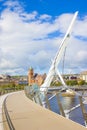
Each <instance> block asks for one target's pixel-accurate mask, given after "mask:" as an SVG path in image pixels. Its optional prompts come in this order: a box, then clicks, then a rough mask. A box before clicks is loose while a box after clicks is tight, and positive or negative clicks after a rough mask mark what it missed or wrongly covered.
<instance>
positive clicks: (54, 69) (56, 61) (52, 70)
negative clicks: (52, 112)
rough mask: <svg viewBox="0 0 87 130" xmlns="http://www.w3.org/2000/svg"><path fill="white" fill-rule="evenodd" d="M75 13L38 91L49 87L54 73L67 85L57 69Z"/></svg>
mask: <svg viewBox="0 0 87 130" xmlns="http://www.w3.org/2000/svg"><path fill="white" fill-rule="evenodd" d="M77 15H78V11H77V12H75V14H74V16H73V19H72V21H71V23H70V25H69V28H68V30H67V32H66V34H65V36H64V38H63V40H62V42H61V44H60V47H59V50H58V52H57V54H56V56H55V58H54V60H53V62H52V65H51V67H50V69H49V72H48V74H47V77H46V79H45V81H44V83H43V84H42V85H41V87H40V91H47V89H48V87H50V84H51V82H52V80H53V78H54V76H55V75H57V76H59V78H60V81H61V83H62V85H63V87H64V88H67V85H66V84H65V82H64V80H63V78H62V76H61V74H60V72H59V70H58V65H59V63H60V60H61V57H62V55H63V53H64V50H65V48H66V46H67V44H68V43H69V39H70V36H71V32H72V27H73V25H74V22H75V20H76V17H77Z"/></svg>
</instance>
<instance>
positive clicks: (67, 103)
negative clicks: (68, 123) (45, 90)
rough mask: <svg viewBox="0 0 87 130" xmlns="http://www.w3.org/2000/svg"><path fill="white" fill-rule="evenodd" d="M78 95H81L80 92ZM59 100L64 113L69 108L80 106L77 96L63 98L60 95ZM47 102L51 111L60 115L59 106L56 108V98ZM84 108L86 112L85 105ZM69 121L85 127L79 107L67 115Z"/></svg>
mask: <svg viewBox="0 0 87 130" xmlns="http://www.w3.org/2000/svg"><path fill="white" fill-rule="evenodd" d="M79 93H82V92H79ZM86 94H87V92H86ZM50 96H51V95H50ZM59 98H60V101H61V103H62V106H63V109H64V111H67V110H70V109H71V108H73V107H75V106H76V105H78V104H80V102H79V98H78V96H73V97H63V96H61V94H60V95H59ZM49 102H50V106H51V110H52V111H54V112H56V113H58V114H60V110H59V106H58V102H57V98H56V96H54V97H53V98H52V99H51V100H50V101H49ZM85 107H86V110H87V105H85ZM69 119H71V120H73V121H75V122H77V123H79V124H81V125H85V124H84V119H83V115H82V111H81V108H80V107H78V108H76V109H74V110H73V111H71V112H70V113H69Z"/></svg>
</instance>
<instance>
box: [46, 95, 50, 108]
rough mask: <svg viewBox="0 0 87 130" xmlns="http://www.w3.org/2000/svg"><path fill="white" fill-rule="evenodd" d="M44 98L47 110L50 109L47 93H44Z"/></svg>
mask: <svg viewBox="0 0 87 130" xmlns="http://www.w3.org/2000/svg"><path fill="white" fill-rule="evenodd" d="M45 100H46V104H47V108H48V109H49V110H51V107H50V103H49V100H48V96H47V94H45Z"/></svg>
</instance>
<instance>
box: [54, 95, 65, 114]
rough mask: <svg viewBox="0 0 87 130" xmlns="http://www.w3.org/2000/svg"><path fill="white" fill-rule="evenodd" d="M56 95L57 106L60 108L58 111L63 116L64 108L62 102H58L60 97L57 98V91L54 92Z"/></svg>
mask: <svg viewBox="0 0 87 130" xmlns="http://www.w3.org/2000/svg"><path fill="white" fill-rule="evenodd" d="M56 97H57V103H58V106H59V109H60V113H61V115H62V116H64V117H65V113H64V110H63V107H62V104H61V102H60V99H59V95H58V93H56Z"/></svg>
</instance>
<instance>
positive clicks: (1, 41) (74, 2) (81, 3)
mask: <svg viewBox="0 0 87 130" xmlns="http://www.w3.org/2000/svg"><path fill="white" fill-rule="evenodd" d="M76 11H78V12H79V13H78V17H77V19H76V21H75V24H74V27H73V31H72V35H71V38H70V41H69V44H68V46H67V49H66V53H65V57H64V56H63V58H62V59H61V62H60V64H59V65H58V69H59V71H60V73H62V71H63V72H64V73H68V74H70V73H80V72H82V71H85V70H87V0H60V1H59V0H0V74H9V75H27V74H28V70H29V68H30V67H33V68H34V71H35V73H41V74H43V73H47V72H48V70H49V68H50V66H51V62H52V60H53V59H54V56H55V54H56V52H57V51H58V49H59V46H60V44H61V41H62V39H63V37H64V35H65V33H66V31H67V29H68V26H69V24H70V22H71V20H72V18H73V15H74V13H75V12H76ZM64 59H65V60H64ZM63 61H64V70H63Z"/></svg>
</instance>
